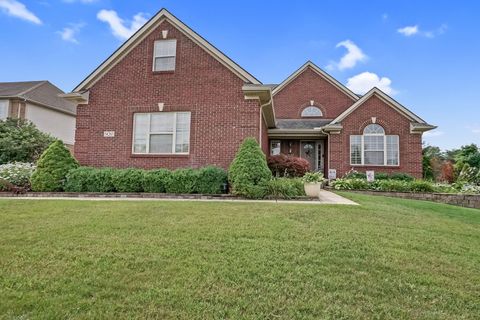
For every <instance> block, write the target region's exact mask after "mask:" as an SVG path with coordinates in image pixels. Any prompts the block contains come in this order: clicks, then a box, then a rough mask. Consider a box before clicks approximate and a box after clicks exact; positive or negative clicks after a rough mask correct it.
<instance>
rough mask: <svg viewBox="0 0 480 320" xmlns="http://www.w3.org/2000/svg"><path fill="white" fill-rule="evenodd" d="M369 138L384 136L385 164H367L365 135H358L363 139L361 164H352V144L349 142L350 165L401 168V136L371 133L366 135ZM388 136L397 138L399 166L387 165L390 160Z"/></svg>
mask: <svg viewBox="0 0 480 320" xmlns="http://www.w3.org/2000/svg"><path fill="white" fill-rule="evenodd" d="M366 135H367V136H383V137H384V138H383V164H365V135H363V134H362V135H358V136H360V137H361V145H360V148H361V154H360V159H361V163H360V164H359V163H352V142H351V140H349V143H350V148H349V149H350V155H349V157H350V165H351V166H364V167H399V166H400V136H398V135H386V134H380V133H369V134H366ZM388 136H394V137H397V141H398V143H397V150H396V151H397V154H398V163H397V164H387V162H388V159H387V137H388ZM368 151H372V152H375V151H377V152H378V151H382V150H368Z"/></svg>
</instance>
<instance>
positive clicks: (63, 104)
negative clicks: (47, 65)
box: [0, 80, 77, 148]
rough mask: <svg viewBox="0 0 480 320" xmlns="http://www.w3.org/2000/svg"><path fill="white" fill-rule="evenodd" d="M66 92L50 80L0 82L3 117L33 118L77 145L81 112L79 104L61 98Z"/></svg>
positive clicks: (65, 140)
mask: <svg viewBox="0 0 480 320" xmlns="http://www.w3.org/2000/svg"><path fill="white" fill-rule="evenodd" d="M63 93H64V92H63V91H62V90H60V89H59V88H57V87H56V86H55V85H53V84H52V83H50V82H49V81H46V80H43V81H22V82H0V120H4V119H6V118H20V119H26V120H29V121H31V122H33V123H34V124H35V126H37V128H38V129H39V130H41V131H43V132H45V133H48V134H50V135H52V136H53V137H55V138H58V139H60V140H62V141H63V142H64V143H65V144H66V145H67V146H68V147H69V148H73V144H74V142H75V116H76V112H77V111H76V106H75V104H73V103H71V102H69V101H67V100H65V99H62V98H61V97H59V95H61V94H63Z"/></svg>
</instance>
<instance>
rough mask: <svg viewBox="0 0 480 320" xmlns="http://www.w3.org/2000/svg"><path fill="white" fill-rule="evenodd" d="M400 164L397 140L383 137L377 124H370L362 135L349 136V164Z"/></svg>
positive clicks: (388, 136)
mask: <svg viewBox="0 0 480 320" xmlns="http://www.w3.org/2000/svg"><path fill="white" fill-rule="evenodd" d="M399 163H400V152H399V139H398V136H396V135H385V130H384V129H383V127H382V126H380V125H378V124H370V125H368V126H366V127H365V129H364V130H363V135H351V136H350V164H352V165H367V166H368V165H370V166H398V165H399Z"/></svg>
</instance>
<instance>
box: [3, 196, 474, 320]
mask: <svg viewBox="0 0 480 320" xmlns="http://www.w3.org/2000/svg"><path fill="white" fill-rule="evenodd" d="M341 194H342V195H344V196H347V197H349V198H351V199H352V200H354V201H356V202H358V203H359V204H360V206H329V205H319V206H317V205H299V204H274V203H223V202H170V201H158V202H157V201H144V202H136V201H69V200H0V297H1V299H0V317H1V318H5V319H10V318H13V319H15V318H20V319H38V318H42V319H47V318H74V319H91V318H115V319H132V318H150V319H165V318H167V319H169V318H175V319H212V318H215V319H218V318H228V319H319V318H322V319H414V318H415V319H475V318H478V315H479V314H480V210H473V209H464V208H458V207H453V206H448V205H442V204H436V203H428V202H420V201H411V200H403V199H393V198H384V197H372V196H366V195H359V194H349V193H341Z"/></svg>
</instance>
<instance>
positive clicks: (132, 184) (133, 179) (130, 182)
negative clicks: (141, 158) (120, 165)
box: [112, 168, 144, 192]
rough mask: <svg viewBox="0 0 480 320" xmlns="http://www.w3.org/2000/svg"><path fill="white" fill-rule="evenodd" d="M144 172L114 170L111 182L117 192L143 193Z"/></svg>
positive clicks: (138, 170) (131, 169) (129, 169)
mask: <svg viewBox="0 0 480 320" xmlns="http://www.w3.org/2000/svg"><path fill="white" fill-rule="evenodd" d="M143 175H144V170H142V169H135V168H128V169H117V170H114V172H113V175H112V182H113V185H114V187H115V190H116V191H118V192H143Z"/></svg>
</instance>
